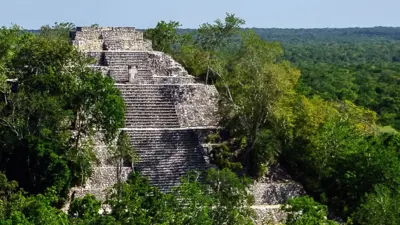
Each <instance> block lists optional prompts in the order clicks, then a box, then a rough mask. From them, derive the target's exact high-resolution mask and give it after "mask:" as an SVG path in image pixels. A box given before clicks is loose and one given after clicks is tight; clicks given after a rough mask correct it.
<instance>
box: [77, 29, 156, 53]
mask: <svg viewBox="0 0 400 225" xmlns="http://www.w3.org/2000/svg"><path fill="white" fill-rule="evenodd" d="M71 37H72V39H73V45H75V46H77V47H78V48H79V49H80V50H81V51H85V52H88V51H102V50H104V49H105V50H112V51H123V50H126V51H151V50H152V49H151V42H150V41H148V40H144V38H143V33H142V32H138V31H136V29H135V28H129V27H78V28H77V30H76V32H73V33H72V34H71Z"/></svg>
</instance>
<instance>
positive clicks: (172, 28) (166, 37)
mask: <svg viewBox="0 0 400 225" xmlns="http://www.w3.org/2000/svg"><path fill="white" fill-rule="evenodd" d="M180 26H181V24H179V22H176V21H169V22H168V23H167V22H165V21H160V22H158V23H157V26H156V27H155V28H151V29H147V30H146V31H145V32H144V37H145V38H147V39H149V40H151V41H152V44H153V49H154V50H157V51H161V52H165V53H167V54H170V55H172V54H173V53H174V45H176V44H177V43H179V39H180V36H179V35H178V33H177V29H178V28H179V27H180Z"/></svg>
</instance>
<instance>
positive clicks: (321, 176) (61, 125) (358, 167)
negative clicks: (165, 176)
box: [0, 14, 400, 225]
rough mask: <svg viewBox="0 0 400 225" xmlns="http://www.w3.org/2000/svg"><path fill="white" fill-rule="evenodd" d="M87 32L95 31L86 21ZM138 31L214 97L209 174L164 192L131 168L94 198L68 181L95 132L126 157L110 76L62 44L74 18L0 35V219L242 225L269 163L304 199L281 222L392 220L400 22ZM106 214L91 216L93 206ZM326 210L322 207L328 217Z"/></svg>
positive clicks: (397, 205) (222, 22)
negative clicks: (80, 194)
mask: <svg viewBox="0 0 400 225" xmlns="http://www.w3.org/2000/svg"><path fill="white" fill-rule="evenodd" d="M93 26H97V25H93ZM180 27H181V25H180V23H179V22H177V21H169V22H166V21H160V22H159V23H158V24H157V26H156V27H154V28H151V29H147V30H144V35H145V38H147V39H150V40H151V41H152V43H153V49H154V50H158V51H163V52H166V53H168V54H169V55H171V56H172V57H173V58H174V59H175V60H177V61H178V62H179V63H181V64H182V65H183V66H184V67H185V68H186V69H187V70H188V72H189V73H190V74H192V75H193V76H195V77H197V78H198V79H200V80H201V81H202V82H204V83H206V84H214V85H215V86H216V87H217V89H218V91H219V94H220V105H219V108H220V115H221V117H222V120H221V124H220V125H221V127H222V128H223V129H221V131H220V132H218V133H215V134H212V135H209V136H208V138H207V141H208V142H209V143H212V144H213V146H214V147H213V150H212V155H211V159H212V163H214V164H216V165H217V166H218V169H211V170H209V171H207V172H206V173H205V178H204V180H198V179H197V177H196V175H195V173H189V174H188V175H187V176H185V177H182V183H181V185H180V186H178V187H176V188H175V189H174V190H172V191H171V192H170V193H163V192H161V191H159V190H158V189H157V188H156V187H154V186H151V185H150V183H149V181H148V180H147V179H146V178H145V177H141V176H140V174H138V173H133V174H132V175H131V176H130V177H129V179H128V180H127V181H126V182H122V181H121V182H119V183H117V184H116V185H115V187H114V188H113V189H112V190H110V193H109V196H108V198H107V200H106V201H105V202H100V201H98V200H96V199H95V198H94V197H93V196H90V195H88V196H86V197H84V198H76V199H74V201H73V202H72V203H71V205H70V208H69V210H68V212H67V213H64V212H63V211H61V208H62V206H63V204H64V203H65V202H66V201H67V194H68V192H69V190H70V189H71V187H73V186H76V185H80V184H82V183H84V182H85V180H86V179H88V177H90V174H91V173H92V169H93V168H92V165H93V164H95V163H96V156H95V154H94V153H93V147H94V145H95V143H94V141H93V137H94V133H95V131H96V130H98V129H102V130H104V132H105V136H104V142H105V143H107V144H109V145H110V146H111V145H112V144H113V140H115V139H118V142H117V147H116V149H115V150H114V152H113V154H115V157H116V158H119V157H126V156H127V155H128V156H130V155H132V154H133V153H134V149H131V148H130V146H129V144H128V140H127V138H126V136H124V135H123V134H122V135H118V134H119V132H118V129H119V128H121V127H124V121H125V119H124V113H125V106H124V102H123V99H122V97H121V94H120V92H119V91H118V90H117V89H116V88H115V87H114V83H113V80H112V79H111V78H110V77H106V76H103V75H102V74H101V73H100V72H95V71H93V70H91V69H89V68H87V67H86V66H87V65H88V64H90V62H91V59H90V58H87V57H85V56H83V55H82V54H80V53H79V52H78V51H77V50H76V49H75V48H74V47H73V46H72V45H71V44H70V40H69V32H70V31H71V30H73V29H75V25H74V24H72V23H56V24H55V25H54V26H49V25H45V26H43V27H42V28H41V29H40V30H39V31H35V32H32V31H26V30H24V29H23V28H21V27H18V26H13V27H3V28H1V30H0V92H1V93H0V95H1V96H0V134H1V135H0V224H1V225H3V224H4V225H6V224H7V225H11V224H24V225H28V224H29V225H30V224H121V225H122V224H253V223H254V217H255V214H254V211H253V210H252V209H251V205H252V203H253V197H252V196H251V194H250V193H249V192H248V191H247V187H248V185H249V184H251V183H252V182H253V180H257V179H260V178H262V177H263V176H265V175H266V174H268V172H269V168H270V167H271V166H274V165H280V166H282V167H284V168H286V169H287V170H288V171H289V173H290V174H291V176H292V177H293V179H295V180H296V181H298V182H300V183H301V184H302V185H303V186H304V188H305V190H306V191H307V196H304V197H298V198H294V199H290V200H289V201H288V202H287V204H286V205H283V206H282V210H283V211H286V213H287V215H288V217H287V221H286V224H290V225H295V224H296V225H303V224H304V225H305V224H307V225H308V224H338V223H339V222H340V223H343V224H365V225H366V224H383V225H386V224H388V225H389V224H393V225H394V224H400V155H399V154H400V134H399V133H398V130H399V129H400V28H391V27H374V28H342V29H328V28H327V29H264V28H245V27H246V24H245V21H244V20H243V19H241V18H238V17H236V16H235V15H234V14H227V15H226V17H225V18H223V19H217V20H215V21H214V22H211V23H205V24H202V25H201V26H200V27H199V28H198V29H181V28H180ZM103 203H105V204H108V205H109V206H110V207H111V208H112V210H111V211H110V212H108V213H107V212H105V213H102V214H99V213H98V212H99V210H100V208H101V205H102V204H103ZM328 214H329V215H328Z"/></svg>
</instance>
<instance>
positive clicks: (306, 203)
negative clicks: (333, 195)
mask: <svg viewBox="0 0 400 225" xmlns="http://www.w3.org/2000/svg"><path fill="white" fill-rule="evenodd" d="M282 209H283V210H284V211H286V212H287V214H288V215H287V220H286V224H288V225H329V224H331V225H334V224H338V223H336V222H334V221H333V220H329V219H327V211H328V210H327V207H326V206H325V205H321V204H319V203H318V202H315V201H314V200H313V199H312V198H310V197H299V198H294V199H289V202H288V204H286V205H284V206H282Z"/></svg>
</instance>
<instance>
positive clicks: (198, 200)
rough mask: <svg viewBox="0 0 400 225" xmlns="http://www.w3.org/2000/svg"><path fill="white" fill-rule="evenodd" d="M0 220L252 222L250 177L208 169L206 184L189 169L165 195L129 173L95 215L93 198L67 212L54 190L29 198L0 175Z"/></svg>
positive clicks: (79, 201) (28, 224)
mask: <svg viewBox="0 0 400 225" xmlns="http://www.w3.org/2000/svg"><path fill="white" fill-rule="evenodd" d="M0 184H2V186H1V189H0V221H1V222H0V224H7V225H8V224H24V225H31V224H93V225H94V224H121V225H123V224H127V225H128V224H142V225H147V224H182V225H183V224H193V225H195V224H199V225H200V224H201V225H206V224H210V225H212V224H243V225H245V224H246V225H247V224H249V225H250V224H253V222H252V221H253V219H254V212H253V211H252V209H251V208H250V206H251V205H252V203H253V198H252V196H251V195H250V194H249V193H248V192H247V186H248V184H249V180H248V179H246V178H240V177H238V176H237V175H235V174H234V173H232V172H231V171H229V170H227V169H225V170H221V171H219V170H215V169H211V170H209V171H208V173H207V175H206V177H205V180H204V183H203V182H200V181H199V174H197V173H195V172H193V173H190V174H188V175H187V176H185V177H183V178H182V184H181V185H180V186H179V187H177V188H176V189H175V190H174V191H173V192H171V193H169V194H164V193H162V192H160V191H159V190H158V189H157V188H156V187H154V186H151V185H150V183H149V181H148V180H147V178H144V177H141V176H140V175H139V174H138V173H133V174H132V175H131V176H130V177H129V179H128V181H127V182H126V183H120V184H117V185H116V186H115V187H114V189H113V190H111V192H110V195H109V197H108V199H107V201H106V202H105V203H106V204H108V205H109V206H110V207H111V209H112V210H111V211H105V212H104V213H103V214H99V210H100V209H101V204H102V203H101V202H99V201H97V200H96V199H95V198H94V196H91V195H87V196H85V197H84V198H77V199H74V201H73V202H72V203H71V206H70V209H69V212H68V216H67V215H66V214H64V213H63V212H61V211H60V210H58V209H56V208H55V207H53V205H52V204H53V203H54V200H55V199H57V198H54V195H52V194H54V193H46V194H45V195H36V196H30V197H28V196H27V195H26V194H25V193H23V192H22V191H21V190H19V189H18V187H17V185H16V184H15V182H8V181H7V180H6V178H5V176H4V175H3V174H0Z"/></svg>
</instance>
